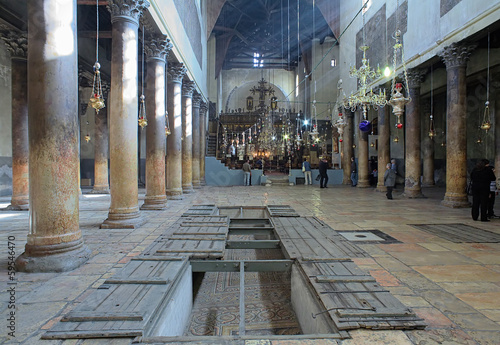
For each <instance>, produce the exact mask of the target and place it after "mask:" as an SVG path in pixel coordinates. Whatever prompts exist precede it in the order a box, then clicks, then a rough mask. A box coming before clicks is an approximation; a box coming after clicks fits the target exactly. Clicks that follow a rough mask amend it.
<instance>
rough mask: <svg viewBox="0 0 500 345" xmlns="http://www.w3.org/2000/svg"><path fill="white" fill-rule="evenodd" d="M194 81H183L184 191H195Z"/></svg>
mask: <svg viewBox="0 0 500 345" xmlns="http://www.w3.org/2000/svg"><path fill="white" fill-rule="evenodd" d="M194 88H195V85H194V82H192V81H189V80H185V81H183V82H182V192H183V193H192V192H193V92H194Z"/></svg>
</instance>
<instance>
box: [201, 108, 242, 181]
mask: <svg viewBox="0 0 500 345" xmlns="http://www.w3.org/2000/svg"><path fill="white" fill-rule="evenodd" d="M200 134H201V136H200V184H201V185H202V186H204V185H205V184H206V182H205V156H206V153H207V104H206V103H205V102H201V105H200ZM246 148H247V149H248V145H246Z"/></svg>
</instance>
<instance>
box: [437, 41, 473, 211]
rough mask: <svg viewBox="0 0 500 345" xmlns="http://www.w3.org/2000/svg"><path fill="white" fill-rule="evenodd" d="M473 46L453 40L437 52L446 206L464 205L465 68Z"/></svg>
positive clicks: (444, 200) (465, 200)
mask: <svg viewBox="0 0 500 345" xmlns="http://www.w3.org/2000/svg"><path fill="white" fill-rule="evenodd" d="M473 49H474V46H464V45H460V44H457V43H453V44H451V45H449V46H448V47H446V48H444V50H443V51H442V52H441V53H439V55H440V56H441V58H442V59H443V61H444V63H445V64H446V74H447V77H446V79H447V80H446V81H447V95H446V98H447V107H446V148H447V149H446V193H445V195H444V199H443V201H442V202H441V204H442V205H444V206H448V207H468V206H469V201H468V198H467V195H466V194H465V187H466V185H467V140H466V139H467V130H466V128H467V127H466V121H465V118H466V110H467V104H466V96H467V94H466V79H465V77H466V75H465V68H466V66H467V61H468V60H469V57H470V54H471V51H472V50H473Z"/></svg>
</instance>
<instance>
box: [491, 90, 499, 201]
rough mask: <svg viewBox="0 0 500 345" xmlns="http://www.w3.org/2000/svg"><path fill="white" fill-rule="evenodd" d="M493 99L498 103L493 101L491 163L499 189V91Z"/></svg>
mask: <svg viewBox="0 0 500 345" xmlns="http://www.w3.org/2000/svg"><path fill="white" fill-rule="evenodd" d="M494 97H495V99H496V100H498V101H495V103H494V108H493V109H494V114H495V127H494V128H493V130H494V131H495V132H494V134H495V142H494V145H495V152H494V155H495V161H494V162H493V164H494V165H493V166H494V167H495V177H496V178H497V189H500V89H497V91H496V95H495V96H494ZM490 165H491V164H490ZM497 198H498V197H497ZM497 202H500V199H497Z"/></svg>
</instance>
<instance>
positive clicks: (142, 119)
mask: <svg viewBox="0 0 500 345" xmlns="http://www.w3.org/2000/svg"><path fill="white" fill-rule="evenodd" d="M145 55H146V54H145V53H144V25H143V26H142V75H141V79H142V80H141V96H140V97H139V100H140V104H139V120H138V122H139V126H141V128H142V129H144V127H146V126H147V125H148V119H147V117H146V103H145V100H146V96H144V57H145Z"/></svg>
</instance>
